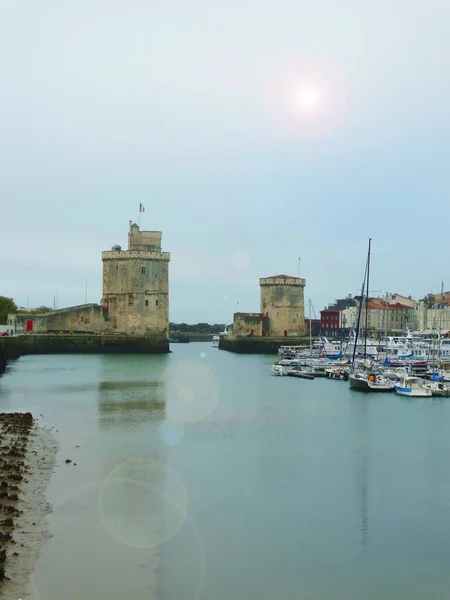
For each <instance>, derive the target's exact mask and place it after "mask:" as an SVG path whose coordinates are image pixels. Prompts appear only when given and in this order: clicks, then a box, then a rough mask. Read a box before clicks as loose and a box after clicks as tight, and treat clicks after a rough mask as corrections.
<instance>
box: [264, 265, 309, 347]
mask: <svg viewBox="0 0 450 600" xmlns="http://www.w3.org/2000/svg"><path fill="white" fill-rule="evenodd" d="M259 285H260V287H261V312H262V313H263V314H264V315H265V316H266V317H268V318H269V335H270V336H273V337H278V336H279V337H286V336H296V335H304V334H305V332H306V327H305V301H304V293H303V291H304V288H305V285H306V282H305V280H304V279H301V278H300V277H291V276H290V275H274V276H273V277H264V278H262V279H260V280H259Z"/></svg>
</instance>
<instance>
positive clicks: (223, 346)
mask: <svg viewBox="0 0 450 600" xmlns="http://www.w3.org/2000/svg"><path fill="white" fill-rule="evenodd" d="M287 344H289V346H305V348H306V347H307V346H308V344H309V338H307V337H296V338H293V337H290V338H284V337H280V338H263V337H246V338H236V339H227V338H226V337H225V336H224V337H221V338H220V341H219V350H227V351H228V352H235V353H237V354H278V348H279V347H280V346H285V345H287Z"/></svg>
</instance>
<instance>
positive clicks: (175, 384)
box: [163, 360, 219, 423]
mask: <svg viewBox="0 0 450 600" xmlns="http://www.w3.org/2000/svg"><path fill="white" fill-rule="evenodd" d="M163 378H164V380H165V386H164V389H165V397H166V398H167V408H166V416H167V419H168V420H170V421H172V422H173V423H197V422H198V421H201V420H203V419H206V418H207V417H208V416H209V415H210V414H211V413H212V412H213V410H214V409H215V408H216V406H217V405H218V403H219V383H218V381H217V378H216V376H215V375H214V373H213V372H212V371H211V369H210V368H209V367H208V366H207V365H206V364H205V363H202V362H197V361H193V360H185V361H184V360H182V361H177V362H174V363H173V364H171V365H170V366H169V367H168V369H167V370H166V372H165V373H164V375H163Z"/></svg>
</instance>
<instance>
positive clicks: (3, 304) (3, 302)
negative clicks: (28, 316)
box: [0, 296, 17, 325]
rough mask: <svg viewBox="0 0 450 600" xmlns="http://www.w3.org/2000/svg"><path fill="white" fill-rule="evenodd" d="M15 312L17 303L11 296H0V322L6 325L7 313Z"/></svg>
mask: <svg viewBox="0 0 450 600" xmlns="http://www.w3.org/2000/svg"><path fill="white" fill-rule="evenodd" d="M16 312H17V304H16V303H15V302H14V300H13V299H12V298H7V297H6V296H0V323H1V324H2V325H7V320H8V314H10V313H16Z"/></svg>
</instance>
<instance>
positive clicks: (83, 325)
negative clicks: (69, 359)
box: [8, 304, 115, 333]
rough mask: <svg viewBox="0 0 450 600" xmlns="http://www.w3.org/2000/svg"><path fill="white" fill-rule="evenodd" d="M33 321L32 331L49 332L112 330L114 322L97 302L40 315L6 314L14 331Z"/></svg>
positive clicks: (98, 331) (97, 331) (99, 331)
mask: <svg viewBox="0 0 450 600" xmlns="http://www.w3.org/2000/svg"><path fill="white" fill-rule="evenodd" d="M28 320H31V321H33V332H34V333H51V332H59V331H77V332H88V333H90V332H93V333H101V332H105V333H106V332H108V331H113V330H114V325H115V324H114V322H113V321H111V320H110V319H109V317H108V313H107V312H106V311H105V310H103V307H102V306H99V305H98V304H81V305H79V306H71V307H69V308H61V309H58V310H53V311H51V312H49V313H44V314H42V315H33V314H23V313H18V314H16V315H8V323H10V322H11V321H12V322H13V323H14V327H15V329H16V331H21V328H23V331H25V326H26V322H27V321H28Z"/></svg>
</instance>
